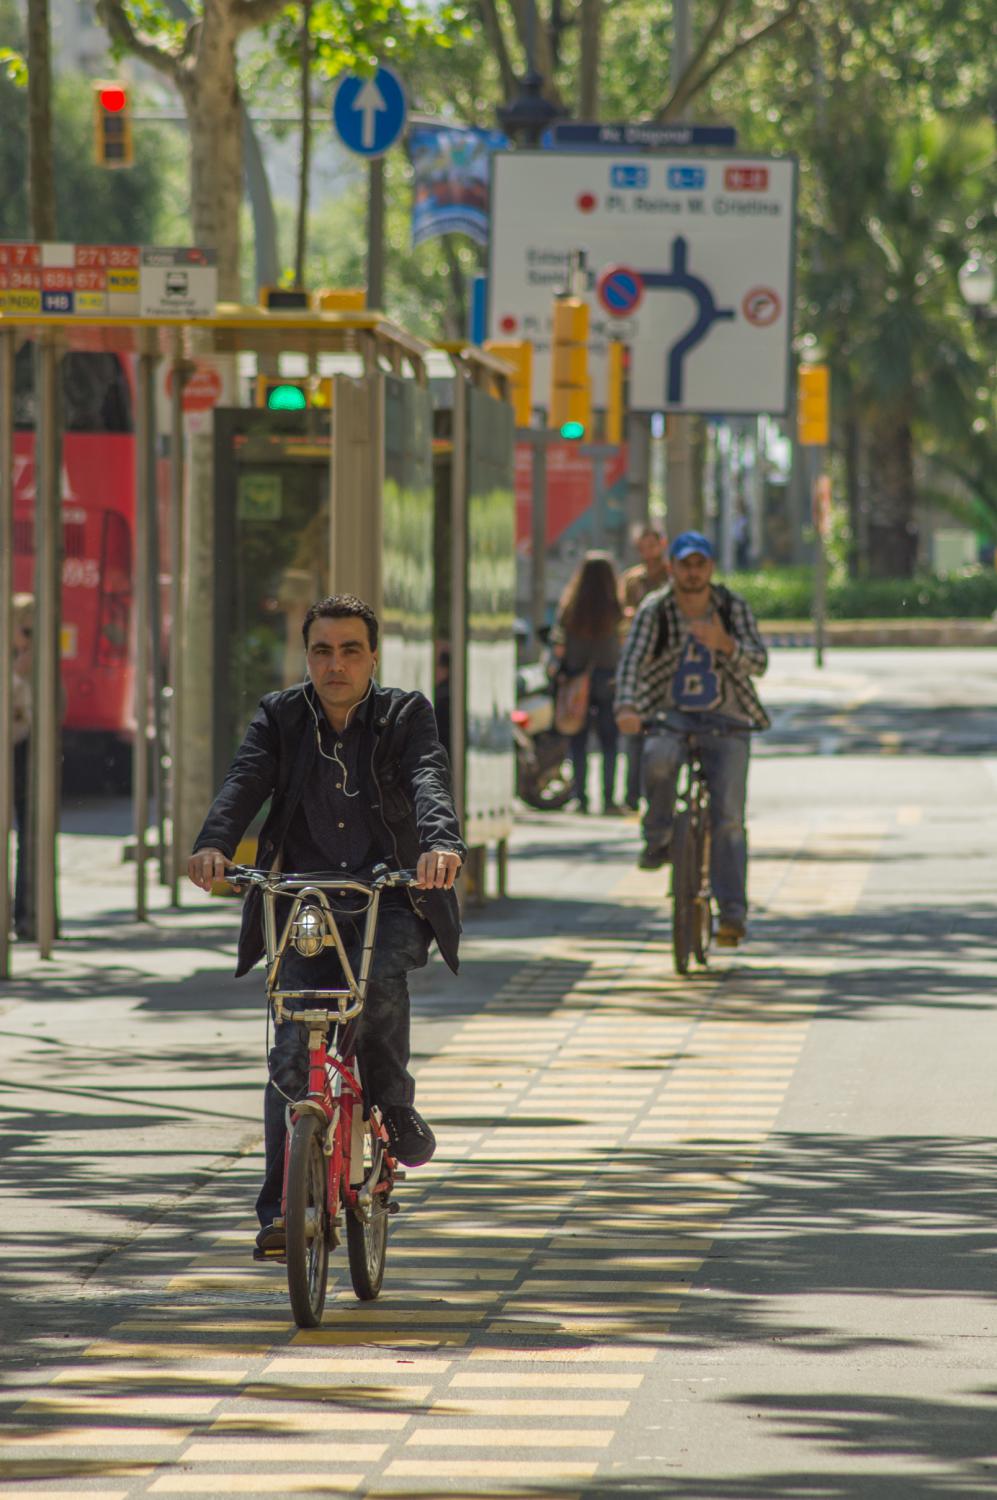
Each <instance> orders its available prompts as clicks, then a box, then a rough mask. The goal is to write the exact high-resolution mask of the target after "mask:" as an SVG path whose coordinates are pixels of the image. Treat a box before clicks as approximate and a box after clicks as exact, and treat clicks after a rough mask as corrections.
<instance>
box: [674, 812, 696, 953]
mask: <svg viewBox="0 0 997 1500" xmlns="http://www.w3.org/2000/svg"><path fill="white" fill-rule="evenodd" d="M697 881H698V872H697V870H696V841H695V838H694V836H693V830H692V824H691V821H690V818H689V814H688V813H682V814H681V815H680V816H679V817H678V818H676V819H675V831H674V833H673V834H672V953H673V954H674V956H675V969H676V972H677V973H679V974H687V973H688V972H689V956H690V954H691V953H692V950H693V943H694V940H695V922H696V888H697Z"/></svg>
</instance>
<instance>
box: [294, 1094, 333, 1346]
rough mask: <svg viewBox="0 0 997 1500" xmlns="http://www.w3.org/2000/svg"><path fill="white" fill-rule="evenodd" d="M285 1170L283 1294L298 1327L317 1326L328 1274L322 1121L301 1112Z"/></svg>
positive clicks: (325, 1183)
mask: <svg viewBox="0 0 997 1500" xmlns="http://www.w3.org/2000/svg"><path fill="white" fill-rule="evenodd" d="M290 1152H291V1157H290V1161H289V1162H288V1167H287V1205H286V1211H285V1223H286V1233H287V1290H288V1295H289V1296H290V1299H291V1311H292V1313H293V1314H294V1321H295V1322H296V1323H297V1325H298V1327H299V1328H317V1327H318V1325H319V1323H321V1321H322V1309H323V1308H324V1307H325V1287H326V1280H327V1278H328V1274H329V1236H328V1227H329V1213H328V1204H327V1202H326V1196H327V1191H328V1189H327V1181H328V1173H327V1168H326V1159H325V1153H324V1152H323V1150H322V1122H321V1121H320V1120H319V1119H318V1118H317V1117H316V1116H315V1115H313V1114H303V1115H301V1116H299V1118H298V1119H297V1120H296V1121H295V1124H294V1126H293V1128H292V1130H291V1142H290Z"/></svg>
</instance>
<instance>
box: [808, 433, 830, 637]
mask: <svg viewBox="0 0 997 1500" xmlns="http://www.w3.org/2000/svg"><path fill="white" fill-rule="evenodd" d="M809 453H810V495H811V505H812V510H813V522H814V656H815V661H816V665H817V666H818V667H822V666H823V665H824V637H825V635H826V622H827V549H826V547H825V545H824V514H825V513H824V496H823V495H822V493H821V459H822V456H823V449H822V448H811V449H809Z"/></svg>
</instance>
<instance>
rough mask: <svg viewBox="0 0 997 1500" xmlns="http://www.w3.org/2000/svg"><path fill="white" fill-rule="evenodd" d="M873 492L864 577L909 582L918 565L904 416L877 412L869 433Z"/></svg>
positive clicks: (909, 445)
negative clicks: (868, 575)
mask: <svg viewBox="0 0 997 1500" xmlns="http://www.w3.org/2000/svg"><path fill="white" fill-rule="evenodd" d="M869 464H870V469H871V473H872V475H873V484H874V490H873V494H872V497H871V501H872V509H871V514H870V516H869V522H868V528H869V573H870V575H871V576H872V577H873V578H910V577H912V575H913V573H914V569H915V567H916V565H917V541H918V537H917V526H916V524H915V521H914V500H915V487H914V443H913V438H912V435H911V428H910V421H909V419H908V418H907V416H906V414H897V413H885V412H884V413H881V414H878V415H877V416H875V417H874V418H873V421H872V424H871V426H870V429H869Z"/></svg>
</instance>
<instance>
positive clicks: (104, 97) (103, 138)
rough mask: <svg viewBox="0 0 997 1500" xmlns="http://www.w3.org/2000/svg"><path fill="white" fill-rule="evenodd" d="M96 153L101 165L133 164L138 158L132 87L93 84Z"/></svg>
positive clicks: (128, 165) (100, 83)
mask: <svg viewBox="0 0 997 1500" xmlns="http://www.w3.org/2000/svg"><path fill="white" fill-rule="evenodd" d="M93 111H94V122H93V123H94V156H95V159H96V162H97V165H98V166H99V167H130V166H131V165H132V163H133V161H134V160H135V154H134V149H133V146H132V119H131V110H130V107H129V100H128V90H127V89H126V87H125V85H124V84H123V83H115V82H108V81H107V80H103V81H101V82H98V83H95V84H94V85H93Z"/></svg>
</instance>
